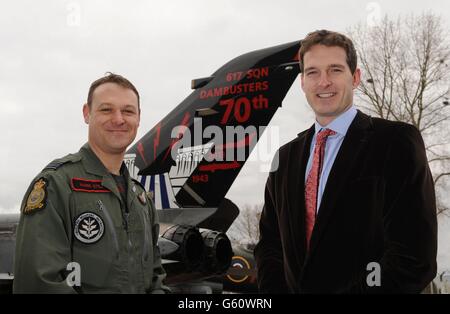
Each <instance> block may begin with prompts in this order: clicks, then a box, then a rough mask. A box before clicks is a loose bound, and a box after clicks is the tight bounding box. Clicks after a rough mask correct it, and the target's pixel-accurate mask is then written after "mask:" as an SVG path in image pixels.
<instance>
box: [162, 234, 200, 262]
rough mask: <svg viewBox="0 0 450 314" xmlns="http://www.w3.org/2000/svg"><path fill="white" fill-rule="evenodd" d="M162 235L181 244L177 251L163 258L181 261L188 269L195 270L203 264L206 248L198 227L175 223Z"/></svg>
mask: <svg viewBox="0 0 450 314" xmlns="http://www.w3.org/2000/svg"><path fill="white" fill-rule="evenodd" d="M161 236H162V237H163V238H165V239H167V240H170V241H173V242H175V243H176V244H177V245H178V246H179V248H178V249H177V250H176V251H174V252H172V253H170V254H168V255H165V256H162V258H164V259H169V260H175V261H181V262H183V264H184V265H185V267H186V269H188V270H195V269H197V268H198V267H199V266H200V265H201V263H202V260H203V257H204V251H205V248H204V244H203V239H202V236H201V235H200V232H199V231H198V229H197V228H196V227H193V226H187V225H173V226H171V227H168V228H167V229H166V230H165V231H164V233H163V234H162V235H161Z"/></svg>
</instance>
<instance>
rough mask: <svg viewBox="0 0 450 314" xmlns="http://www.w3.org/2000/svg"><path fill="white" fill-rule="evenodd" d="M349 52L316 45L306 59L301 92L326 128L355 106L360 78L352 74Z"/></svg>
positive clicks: (358, 73)
mask: <svg viewBox="0 0 450 314" xmlns="http://www.w3.org/2000/svg"><path fill="white" fill-rule="evenodd" d="M346 57H347V56H346V52H345V50H344V49H343V48H341V47H338V46H331V47H329V46H324V45H320V44H318V45H315V46H313V47H311V49H309V50H308V51H307V52H306V53H305V55H304V57H303V67H304V71H303V73H302V76H301V84H302V89H303V91H304V93H305V95H306V99H307V100H308V103H309V105H310V106H311V108H312V109H313V110H314V112H315V114H316V119H317V121H318V122H319V123H320V124H321V125H322V126H326V125H328V124H329V123H330V122H331V121H333V120H334V119H335V118H336V117H337V116H339V115H340V114H341V113H343V112H344V111H345V110H347V109H348V108H349V107H350V106H351V105H352V103H353V90H354V89H355V88H356V87H358V85H359V83H360V78H361V72H360V70H359V69H356V70H355V73H353V74H352V73H351V71H350V68H349V66H348V64H347V61H346Z"/></svg>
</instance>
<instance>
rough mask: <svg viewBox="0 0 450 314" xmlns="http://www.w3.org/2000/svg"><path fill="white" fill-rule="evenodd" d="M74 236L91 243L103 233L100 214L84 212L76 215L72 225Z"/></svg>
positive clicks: (103, 226) (97, 239)
mask: <svg viewBox="0 0 450 314" xmlns="http://www.w3.org/2000/svg"><path fill="white" fill-rule="evenodd" d="M73 229H74V230H73V231H74V234H75V238H77V239H78V241H80V242H82V243H85V244H93V243H96V242H97V241H99V240H100V239H101V237H102V236H103V233H105V225H104V223H103V220H102V218H101V217H100V216H98V215H96V214H94V213H91V212H86V213H83V214H81V215H79V216H78V217H77V219H76V220H75V225H74V228H73Z"/></svg>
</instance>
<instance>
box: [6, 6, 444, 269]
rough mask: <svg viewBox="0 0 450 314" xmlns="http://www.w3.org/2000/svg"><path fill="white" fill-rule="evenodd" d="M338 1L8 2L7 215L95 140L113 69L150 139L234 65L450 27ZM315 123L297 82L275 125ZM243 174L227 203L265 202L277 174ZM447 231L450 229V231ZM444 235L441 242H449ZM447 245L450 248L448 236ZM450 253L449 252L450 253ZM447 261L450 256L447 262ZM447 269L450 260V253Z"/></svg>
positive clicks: (254, 166)
mask: <svg viewBox="0 0 450 314" xmlns="http://www.w3.org/2000/svg"><path fill="white" fill-rule="evenodd" d="M431 4H432V7H431V8H430V2H427V1H418V0H402V1H390V0H389V1H384V0H383V1H361V0H352V1H332V0H328V1H326V0H314V1H298V0H292V1H291V0H277V1H262V0H259V1H258V0H252V1H244V0H235V1H229V0H228V1H211V0H209V1H203V0H202V1H194V0H190V1H186V0H179V1H178V0H177V1H174V0H166V1H137V0H133V1H94V0H86V1H63V0H53V1H47V0H44V1H31V0H30V1H23V0H19V1H3V2H2V3H1V4H0V43H1V45H0V124H1V127H2V129H3V133H2V135H1V137H0V158H1V159H0V160H1V163H0V173H1V180H0V213H1V212H15V211H18V208H19V205H20V202H21V199H22V197H23V194H24V192H25V190H26V188H27V186H28V185H29V183H30V181H31V179H32V178H33V177H34V176H35V175H36V174H37V173H38V172H39V171H40V170H41V169H42V168H43V167H44V166H45V165H46V164H48V163H49V162H50V161H51V160H53V159H55V158H57V157H61V156H63V155H66V154H67V153H69V152H75V151H78V149H79V147H80V146H81V145H82V144H83V143H85V142H86V138H87V126H86V125H85V124H84V122H83V119H82V112H81V107H82V104H83V102H84V101H85V99H86V96H87V91H88V88H89V85H90V83H91V82H92V81H93V80H95V79H97V78H99V77H100V76H102V75H103V74H104V73H105V72H106V71H112V72H115V73H119V74H122V75H124V76H125V77H127V78H129V79H130V80H131V81H132V82H133V83H134V84H135V85H136V87H137V88H138V90H139V91H140V94H141V103H142V104H141V106H142V116H141V126H140V131H139V133H138V136H137V138H140V137H141V136H143V135H144V134H145V133H146V132H147V131H149V130H150V129H151V128H152V127H153V126H154V125H155V124H156V123H157V122H158V121H159V120H161V119H162V118H163V117H164V116H165V115H166V114H167V113H168V112H169V111H171V110H172V109H173V108H174V107H175V106H176V105H178V104H179V103H180V102H181V101H182V100H183V99H184V98H185V97H187V96H188V95H189V94H190V93H191V90H190V81H191V79H193V78H198V77H204V76H209V75H210V74H212V73H213V72H214V71H215V70H216V69H217V68H219V67H220V66H222V65H223V64H224V63H226V62H227V61H229V60H230V59H232V58H234V57H236V56H238V55H240V54H243V53H246V52H249V51H252V50H258V49H261V48H266V47H270V46H275V45H278V44H283V43H287V42H291V41H295V40H299V39H302V38H303V37H304V36H305V35H306V34H307V33H308V32H310V31H313V30H316V29H322V28H327V29H332V30H336V31H341V32H345V31H346V30H347V29H348V28H349V27H351V26H353V25H355V24H356V23H358V22H361V23H374V22H376V20H377V18H378V17H379V16H381V15H383V14H389V15H392V16H396V15H398V14H402V15H404V14H408V13H416V14H420V13H422V12H424V11H428V12H433V13H437V14H441V16H442V17H443V19H444V20H445V21H446V27H447V28H448V25H449V23H448V21H449V20H450V2H449V1H448V0H434V1H432V2H431ZM312 123H313V115H312V112H311V110H310V109H309V106H308V104H307V103H306V100H305V98H304V96H303V94H302V92H301V90H300V88H299V83H298V81H296V82H294V85H293V87H292V88H291V90H290V91H289V93H288V95H287V97H286V99H285V101H284V103H283V107H282V108H280V109H279V111H278V112H277V114H276V115H275V117H274V119H273V120H272V123H271V125H272V126H278V127H279V132H280V140H279V144H283V143H286V142H287V141H289V140H290V139H292V138H294V137H295V136H296V134H297V133H299V132H301V131H302V130H304V129H305V128H307V127H309V126H310V125H311V124H312ZM259 169H260V168H259V164H258V163H257V162H249V163H247V164H246V166H245V167H244V168H243V170H242V171H241V174H240V176H239V177H238V178H237V179H236V181H235V183H234V185H233V186H232V188H231V190H230V192H229V193H228V195H227V197H228V198H230V199H231V200H233V201H234V202H235V203H237V204H238V205H239V206H243V205H244V204H260V203H262V202H263V190H264V184H265V180H266V177H267V173H266V172H261V171H259ZM441 224H444V225H445V228H443V229H444V232H447V231H446V230H448V229H450V228H449V224H448V223H446V222H442V223H441ZM444 232H441V234H446V237H448V236H449V233H448V232H447V233H444ZM440 241H443V239H442V235H441V239H440ZM440 254H441V255H442V254H447V253H445V252H442V253H440ZM442 256H443V255H442ZM445 257H446V260H450V254H447V255H446V256H445Z"/></svg>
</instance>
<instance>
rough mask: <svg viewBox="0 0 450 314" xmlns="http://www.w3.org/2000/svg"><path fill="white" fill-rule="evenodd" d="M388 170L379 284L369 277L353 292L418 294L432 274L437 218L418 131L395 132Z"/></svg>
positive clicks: (434, 268)
mask: <svg viewBox="0 0 450 314" xmlns="http://www.w3.org/2000/svg"><path fill="white" fill-rule="evenodd" d="M389 157H390V161H389V162H388V164H389V165H388V166H386V178H387V179H386V182H385V184H386V186H385V203H384V204H385V207H384V209H383V225H384V230H383V232H384V254H383V256H382V258H381V260H380V261H379V265H380V270H381V272H380V273H381V276H380V279H381V281H380V283H381V285H379V286H377V285H374V286H372V287H370V286H369V285H368V283H367V278H366V277H364V278H361V280H360V282H358V283H356V284H355V285H353V287H351V289H350V292H354V293H358V292H360V293H420V292H421V291H422V290H423V289H424V288H425V287H426V286H427V285H428V284H429V283H430V281H431V280H433V278H434V277H435V275H436V268H437V266H436V254H437V219H436V201H435V193H434V183H433V178H432V175H431V172H430V169H429V167H428V161H427V157H426V153H425V147H424V143H423V140H422V137H421V135H420V133H419V131H418V130H417V129H416V128H415V127H413V126H410V125H403V126H402V127H401V128H399V130H398V133H397V136H396V138H395V140H394V141H393V143H392V146H391V148H390V154H389Z"/></svg>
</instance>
